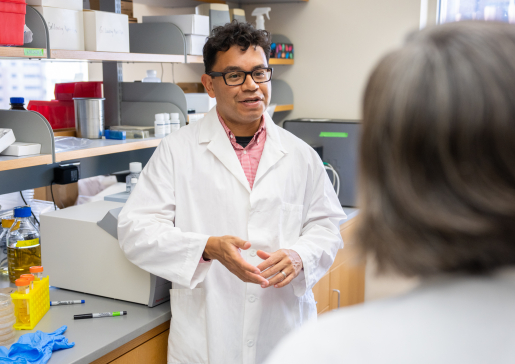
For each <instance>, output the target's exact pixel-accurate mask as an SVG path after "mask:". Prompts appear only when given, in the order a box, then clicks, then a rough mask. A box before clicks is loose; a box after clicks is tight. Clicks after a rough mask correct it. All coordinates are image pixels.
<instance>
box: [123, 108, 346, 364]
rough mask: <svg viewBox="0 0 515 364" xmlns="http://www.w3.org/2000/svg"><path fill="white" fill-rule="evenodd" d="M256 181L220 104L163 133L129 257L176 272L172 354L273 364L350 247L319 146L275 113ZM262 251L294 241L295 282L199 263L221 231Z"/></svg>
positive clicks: (137, 206) (126, 238)
mask: <svg viewBox="0 0 515 364" xmlns="http://www.w3.org/2000/svg"><path fill="white" fill-rule="evenodd" d="M265 121H266V132H267V139H266V142H265V147H264V150H263V154H262V157H261V160H260V163H259V168H258V171H257V175H256V179H255V183H254V188H253V189H252V190H251V189H250V187H249V183H248V181H247V178H246V177H245V174H244V172H243V169H242V167H241V164H240V162H239V161H238V158H237V156H236V153H235V152H234V149H233V147H232V145H231V143H230V141H229V139H228V137H227V134H226V133H225V131H224V129H223V127H222V125H221V124H220V122H219V120H218V117H217V113H216V110H215V109H213V110H211V111H210V112H209V113H208V115H207V116H206V117H205V118H204V119H202V120H201V121H199V122H198V123H197V124H193V125H189V126H186V127H184V128H181V129H180V130H179V131H176V132H174V133H172V134H171V135H169V136H167V137H166V138H164V139H163V141H162V142H161V144H160V145H159V147H158V148H157V150H156V152H155V153H154V155H153V156H152V158H151V160H150V161H149V163H148V164H147V166H146V167H145V168H144V170H143V172H142V173H141V176H140V178H139V181H138V184H137V186H136V188H135V190H134V191H133V192H132V194H131V196H130V198H129V200H128V201H127V204H126V205H125V207H124V208H123V210H122V212H121V213H120V216H119V225H118V237H119V241H120V246H121V248H122V249H123V251H124V252H125V254H126V256H127V258H128V259H129V260H130V261H131V262H133V263H134V264H136V265H137V266H139V267H141V268H142V269H144V270H146V271H148V272H150V273H153V274H155V275H157V276H160V277H163V278H165V279H168V280H170V281H171V282H172V288H173V289H172V290H171V291H170V294H171V299H170V301H171V310H172V320H171V325H170V336H169V342H168V363H208V362H209V363H211V364H254V363H262V362H263V361H264V359H265V358H266V356H267V355H268V353H270V351H271V350H272V349H273V348H274V347H275V345H276V344H277V343H278V342H279V340H281V339H282V338H283V337H284V336H286V335H287V334H288V333H289V332H290V331H291V330H293V329H295V328H298V327H299V326H300V325H302V324H303V323H304V322H305V321H307V320H309V319H312V318H315V317H316V306H315V300H314V298H313V293H312V291H311V288H312V287H313V285H314V284H315V283H316V282H317V281H318V280H319V279H320V278H321V277H322V276H323V275H324V274H325V273H326V271H327V270H328V269H329V267H330V266H331V264H332V263H333V260H334V258H335V255H336V252H337V250H338V249H339V248H342V241H341V236H340V232H339V225H340V224H341V222H342V220H343V219H345V213H344V212H343V210H342V209H341V206H340V204H339V201H338V198H337V197H336V194H335V192H334V190H333V187H332V185H331V183H330V181H329V178H328V176H327V173H326V172H325V170H324V167H323V165H322V162H321V160H320V158H319V157H318V155H317V154H316V152H315V151H314V150H313V149H312V148H311V147H309V146H308V145H307V144H305V143H304V142H303V141H301V140H300V139H298V138H297V137H295V136H293V135H292V134H290V133H289V132H287V131H285V130H284V129H282V128H280V127H278V126H277V125H275V123H274V122H273V121H272V119H271V118H270V117H269V116H268V114H265ZM223 235H234V236H238V237H240V238H242V239H244V240H248V241H250V242H251V243H252V247H251V249H249V250H247V251H242V252H241V254H242V256H243V258H244V259H245V260H246V261H248V262H249V263H250V264H252V265H254V266H257V265H258V264H259V263H261V262H262V259H260V258H259V257H258V256H257V255H256V251H257V250H258V249H261V250H264V251H267V252H274V251H277V250H279V249H282V248H289V249H294V250H295V251H296V252H297V253H298V254H299V255H300V257H301V258H302V261H303V263H304V271H303V272H301V274H300V275H299V276H297V277H296V278H295V279H294V280H293V282H292V283H291V284H289V285H288V286H286V287H284V288H280V289H277V288H273V287H271V288H266V289H263V288H261V286H259V285H256V284H252V283H244V282H242V281H241V280H240V279H239V278H238V277H236V276H235V275H233V274H232V273H230V272H229V271H228V270H227V269H226V268H225V267H224V266H223V265H222V264H221V263H220V262H218V261H212V262H209V263H199V261H200V258H201V256H202V253H203V251H204V247H205V245H206V242H207V240H208V238H209V237H210V236H223Z"/></svg>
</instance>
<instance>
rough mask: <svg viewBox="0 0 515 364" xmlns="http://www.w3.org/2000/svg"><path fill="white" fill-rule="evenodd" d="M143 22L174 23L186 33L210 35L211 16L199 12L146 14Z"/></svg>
mask: <svg viewBox="0 0 515 364" xmlns="http://www.w3.org/2000/svg"><path fill="white" fill-rule="evenodd" d="M142 20H143V23H172V24H175V25H176V26H177V27H179V29H180V30H181V31H182V32H183V33H184V34H185V35H187V34H196V35H205V36H208V35H209V16H204V15H197V14H183V15H161V16H144V17H143V19H142Z"/></svg>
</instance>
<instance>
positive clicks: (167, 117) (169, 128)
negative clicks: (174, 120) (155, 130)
mask: <svg viewBox="0 0 515 364" xmlns="http://www.w3.org/2000/svg"><path fill="white" fill-rule="evenodd" d="M163 116H164V118H165V135H168V134H170V133H171V132H172V125H171V124H170V114H168V113H164V114H163Z"/></svg>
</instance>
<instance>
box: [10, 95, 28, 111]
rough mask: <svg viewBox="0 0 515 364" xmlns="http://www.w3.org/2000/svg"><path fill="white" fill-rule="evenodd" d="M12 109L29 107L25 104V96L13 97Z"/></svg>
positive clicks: (11, 100)
mask: <svg viewBox="0 0 515 364" xmlns="http://www.w3.org/2000/svg"><path fill="white" fill-rule="evenodd" d="M10 103H11V110H25V111H27V109H26V108H25V107H24V106H23V105H24V104H25V99H24V98H23V97H11V99H10Z"/></svg>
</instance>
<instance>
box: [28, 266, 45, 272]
mask: <svg viewBox="0 0 515 364" xmlns="http://www.w3.org/2000/svg"><path fill="white" fill-rule="evenodd" d="M29 270H30V272H31V273H41V272H43V267H42V266H39V265H36V266H34V267H30V269H29Z"/></svg>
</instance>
